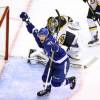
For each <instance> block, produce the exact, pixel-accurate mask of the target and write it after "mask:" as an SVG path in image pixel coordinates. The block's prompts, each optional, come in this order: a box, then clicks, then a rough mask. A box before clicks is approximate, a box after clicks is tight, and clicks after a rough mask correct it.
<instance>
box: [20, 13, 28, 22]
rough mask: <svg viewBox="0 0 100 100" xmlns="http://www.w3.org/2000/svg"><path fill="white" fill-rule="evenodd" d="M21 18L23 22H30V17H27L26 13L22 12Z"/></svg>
mask: <svg viewBox="0 0 100 100" xmlns="http://www.w3.org/2000/svg"><path fill="white" fill-rule="evenodd" d="M20 18H21V19H22V20H23V21H25V22H27V20H29V17H28V15H27V13H26V12H22V13H21V14H20Z"/></svg>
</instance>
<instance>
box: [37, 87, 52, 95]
mask: <svg viewBox="0 0 100 100" xmlns="http://www.w3.org/2000/svg"><path fill="white" fill-rule="evenodd" d="M50 92H51V85H49V86H47V88H46V89H44V90H41V91H39V92H38V93H37V96H45V95H48V94H49V93H50Z"/></svg>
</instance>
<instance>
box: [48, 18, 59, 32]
mask: <svg viewBox="0 0 100 100" xmlns="http://www.w3.org/2000/svg"><path fill="white" fill-rule="evenodd" d="M47 27H48V29H49V30H50V32H51V33H54V32H55V30H56V28H57V27H58V20H57V19H56V18H55V17H49V18H48V20H47Z"/></svg>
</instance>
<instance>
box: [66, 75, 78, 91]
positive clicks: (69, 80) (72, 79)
mask: <svg viewBox="0 0 100 100" xmlns="http://www.w3.org/2000/svg"><path fill="white" fill-rule="evenodd" d="M67 84H70V89H71V90H72V89H74V88H75V85H76V77H75V76H72V77H69V78H67V80H66V85H67Z"/></svg>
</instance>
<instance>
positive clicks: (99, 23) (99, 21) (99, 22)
mask: <svg viewBox="0 0 100 100" xmlns="http://www.w3.org/2000/svg"><path fill="white" fill-rule="evenodd" d="M87 4H88V6H89V8H90V10H91V12H92V14H93V15H95V12H94V11H93V8H92V7H91V5H90V4H89V2H88V0H87ZM97 23H98V25H99V26H100V20H97Z"/></svg>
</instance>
